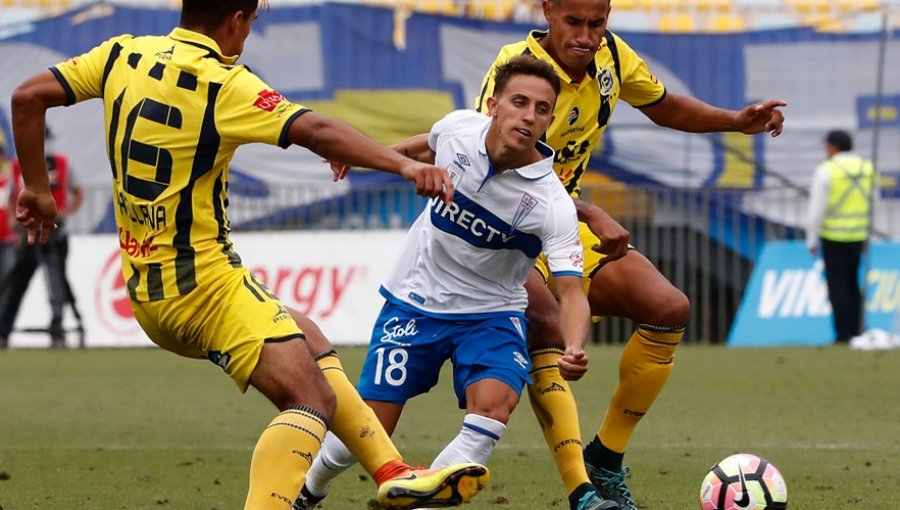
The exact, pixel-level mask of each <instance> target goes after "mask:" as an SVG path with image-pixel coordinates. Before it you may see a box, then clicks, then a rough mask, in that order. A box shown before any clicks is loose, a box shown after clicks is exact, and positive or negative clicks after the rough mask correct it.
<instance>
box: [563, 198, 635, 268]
mask: <svg viewBox="0 0 900 510" xmlns="http://www.w3.org/2000/svg"><path fill="white" fill-rule="evenodd" d="M574 201H575V211H576V212H577V213H578V220H579V221H581V222H584V223H585V224H586V225H587V226H588V228H589V229H590V231H591V232H593V233H594V235H595V236H597V237H599V238H600V241H601V242H600V244H597V245H594V246H588V248H590V249H592V250H594V251H596V252H598V253H603V254H605V255H606V257H607V259H608V261H613V260H616V259H618V258H621V257H622V256H624V255H625V253H626V252H627V251H628V243H629V242H630V239H631V234H630V233H629V232H628V230H626V229H625V227H623V226H622V225H621V224H619V222H618V221H616V220H615V219H613V217H612V216H610V215H609V214H607V213H606V211H604V210H603V209H602V208H600V207H598V206H596V205H594V204H592V203H590V202H586V201H584V200H581V199H580V198H576V199H574Z"/></svg>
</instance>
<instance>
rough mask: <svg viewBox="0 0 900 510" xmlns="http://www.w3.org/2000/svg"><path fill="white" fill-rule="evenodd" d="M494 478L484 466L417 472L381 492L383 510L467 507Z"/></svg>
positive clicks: (386, 485)
mask: <svg viewBox="0 0 900 510" xmlns="http://www.w3.org/2000/svg"><path fill="white" fill-rule="evenodd" d="M490 477H491V475H490V472H489V471H488V469H487V468H486V467H484V466H482V465H481V464H475V463H471V462H470V463H464V464H453V465H452V466H447V467H445V468H439V469H414V470H411V471H409V472H407V473H406V474H404V475H402V476H398V477H397V478H392V479H390V480H388V481H386V482H384V483H383V484H381V487H379V488H378V502H379V503H381V506H382V507H384V508H394V509H400V510H408V509H411V508H444V507H448V506H457V505H460V504H462V503H467V502H469V500H471V499H472V498H474V497H475V495H476V494H478V491H480V490H481V489H483V488H484V487H485V486H486V485H487V482H488V480H489V479H490Z"/></svg>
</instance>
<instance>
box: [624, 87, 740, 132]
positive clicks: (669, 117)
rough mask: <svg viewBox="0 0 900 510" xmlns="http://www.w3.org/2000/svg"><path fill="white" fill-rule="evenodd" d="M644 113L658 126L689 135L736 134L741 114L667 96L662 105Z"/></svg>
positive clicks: (691, 99)
mask: <svg viewBox="0 0 900 510" xmlns="http://www.w3.org/2000/svg"><path fill="white" fill-rule="evenodd" d="M641 112H643V113H644V115H646V116H647V117H649V118H650V120H652V121H653V122H655V123H656V124H657V125H660V126H663V127H667V128H671V129H677V130H679V131H686V132H689V133H713V132H719V131H736V129H735V119H736V118H737V113H738V112H737V111H735V110H727V109H725V108H718V107H715V106H712V105H709V104H707V103H704V102H703V101H700V100H699V99H696V98H693V97H690V96H683V95H679V94H671V93H669V94H666V97H665V98H664V99H663V100H662V101H660V102H659V103H657V104H655V105H653V106H649V107H647V108H642V109H641Z"/></svg>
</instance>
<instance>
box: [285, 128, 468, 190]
mask: <svg viewBox="0 0 900 510" xmlns="http://www.w3.org/2000/svg"><path fill="white" fill-rule="evenodd" d="M288 134H289V137H290V140H291V142H292V143H295V144H297V145H302V146H303V147H306V148H307V149H309V150H311V151H313V152H315V153H316V154H318V155H319V156H322V157H323V158H325V159H326V160H328V161H332V162H340V163H339V164H340V165H344V166H360V167H366V168H372V169H375V170H380V171H382V172H388V173H392V174H398V175H401V176H403V178H405V179H406V180H409V181H413V182H415V183H416V193H418V194H420V195H423V196H427V197H437V196H439V197H441V198H442V199H443V200H444V201H445V202H450V201H451V200H453V184H452V183H451V182H450V176H449V175H447V171H446V170H444V169H443V168H438V167H436V166H434V165H429V164H425V163H421V162H418V161H413V160H412V159H410V158H407V157H405V156H403V155H401V154H400V153H398V152H397V151H393V150H391V149H389V148H387V147H385V146H384V145H381V144H380V143H378V142H376V141H375V140H372V139H371V138H369V137H367V136H366V135H364V134H362V133H361V132H359V131H357V130H356V129H355V128H353V127H351V126H350V125H349V124H347V123H345V122H342V121H340V120H337V119H332V118H330V117H326V116H324V115H319V114H316V113H315V112H307V113H305V114H303V115H301V116H300V117H298V118H297V119H296V120H295V121H294V122H293V123H292V124H291V127H290V130H289V132H288ZM334 167H335V164H332V171H335V170H334ZM335 177H336V178H339V176H338V173H337V172H335Z"/></svg>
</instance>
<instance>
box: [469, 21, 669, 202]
mask: <svg viewBox="0 0 900 510" xmlns="http://www.w3.org/2000/svg"><path fill="white" fill-rule="evenodd" d="M546 35H547V32H542V31H540V30H534V31H532V32H531V33H530V34H528V39H526V40H524V41H520V42H517V43H514V44H509V45H507V46H504V47H503V48H502V49H501V50H500V54H499V55H497V58H496V59H495V60H494V63H493V65H491V68H490V69H489V70H488V72H487V74H486V75H485V77H484V80H483V81H482V86H481V93H480V95H479V96H478V97H477V98H476V99H475V109H476V110H478V111H480V112H487V98H488V97H490V96H491V95H493V93H494V72H495V69H496V67H497V66H499V65H502V64H504V63H506V62H507V61H508V60H509V59H510V58H512V57H514V56H516V55H520V54H523V53H526V54H531V55H534V56H535V57H537V58H539V59H541V60H544V61H546V62H548V63H550V64H551V65H552V66H553V68H554V69H556V73H557V75H559V78H560V81H561V82H562V83H561V85H562V90H561V91H560V94H559V97H558V98H557V100H556V108H555V110H554V113H555V114H556V118H555V119H554V120H553V124H551V125H550V128H549V129H548V130H547V135H546V139H547V143H548V144H549V145H550V146H551V147H553V149H554V150H555V151H556V156H555V159H554V162H553V168H554V170H555V171H556V173H557V175H559V178H560V180H561V181H562V183H563V185H564V186H565V187H566V191H568V192H569V193H570V194H572V195H573V196H577V195H578V193H579V192H580V185H579V183H580V181H581V176H582V175H584V172H585V170H587V164H588V161H589V160H590V157H591V152H592V151H594V150H596V149H597V148H598V147H597V145H598V143H599V141H600V137H601V136H602V135H603V132H604V131H606V125H607V123H608V122H609V118H610V116H611V115H612V112H613V108H615V107H616V103H617V102H618V100H619V99H620V98H621V99H622V100H623V101H625V102H626V103H628V104H630V105H631V106H634V107H636V108H643V107H647V106H651V105H654V104H656V103H658V102H659V101H661V100H662V99H663V98H664V97H665V95H666V89H665V87H664V86H663V85H662V83H660V82H659V80H658V79H657V78H656V77H655V76H653V75H652V74H651V73H650V70H649V69H648V68H647V64H646V63H645V62H644V60H643V59H642V58H641V57H640V55H638V54H637V53H636V52H635V51H634V50H633V49H631V47H630V46H628V44H626V43H625V42H624V41H623V40H622V39H620V38H619V37H618V36H617V35H615V34H613V33H612V32H610V31H607V32H606V34H605V36H604V38H603V42H602V43H601V46H600V49H599V50H597V54H596V56H595V57H594V61H593V62H592V65H591V67H590V68H588V72H587V74H586V75H585V77H584V79H582V80H581V81H580V82H576V81H573V80H572V79H571V78H570V77H569V76H568V74H566V72H565V71H563V69H562V68H561V67H560V66H559V64H557V63H556V61H555V60H553V58H552V57H551V56H550V55H549V54H548V53H547V51H546V50H544V48H543V47H541V45H540V43H539V42H538V41H540V40H541V39H542V38H544V37H545V36H546Z"/></svg>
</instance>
